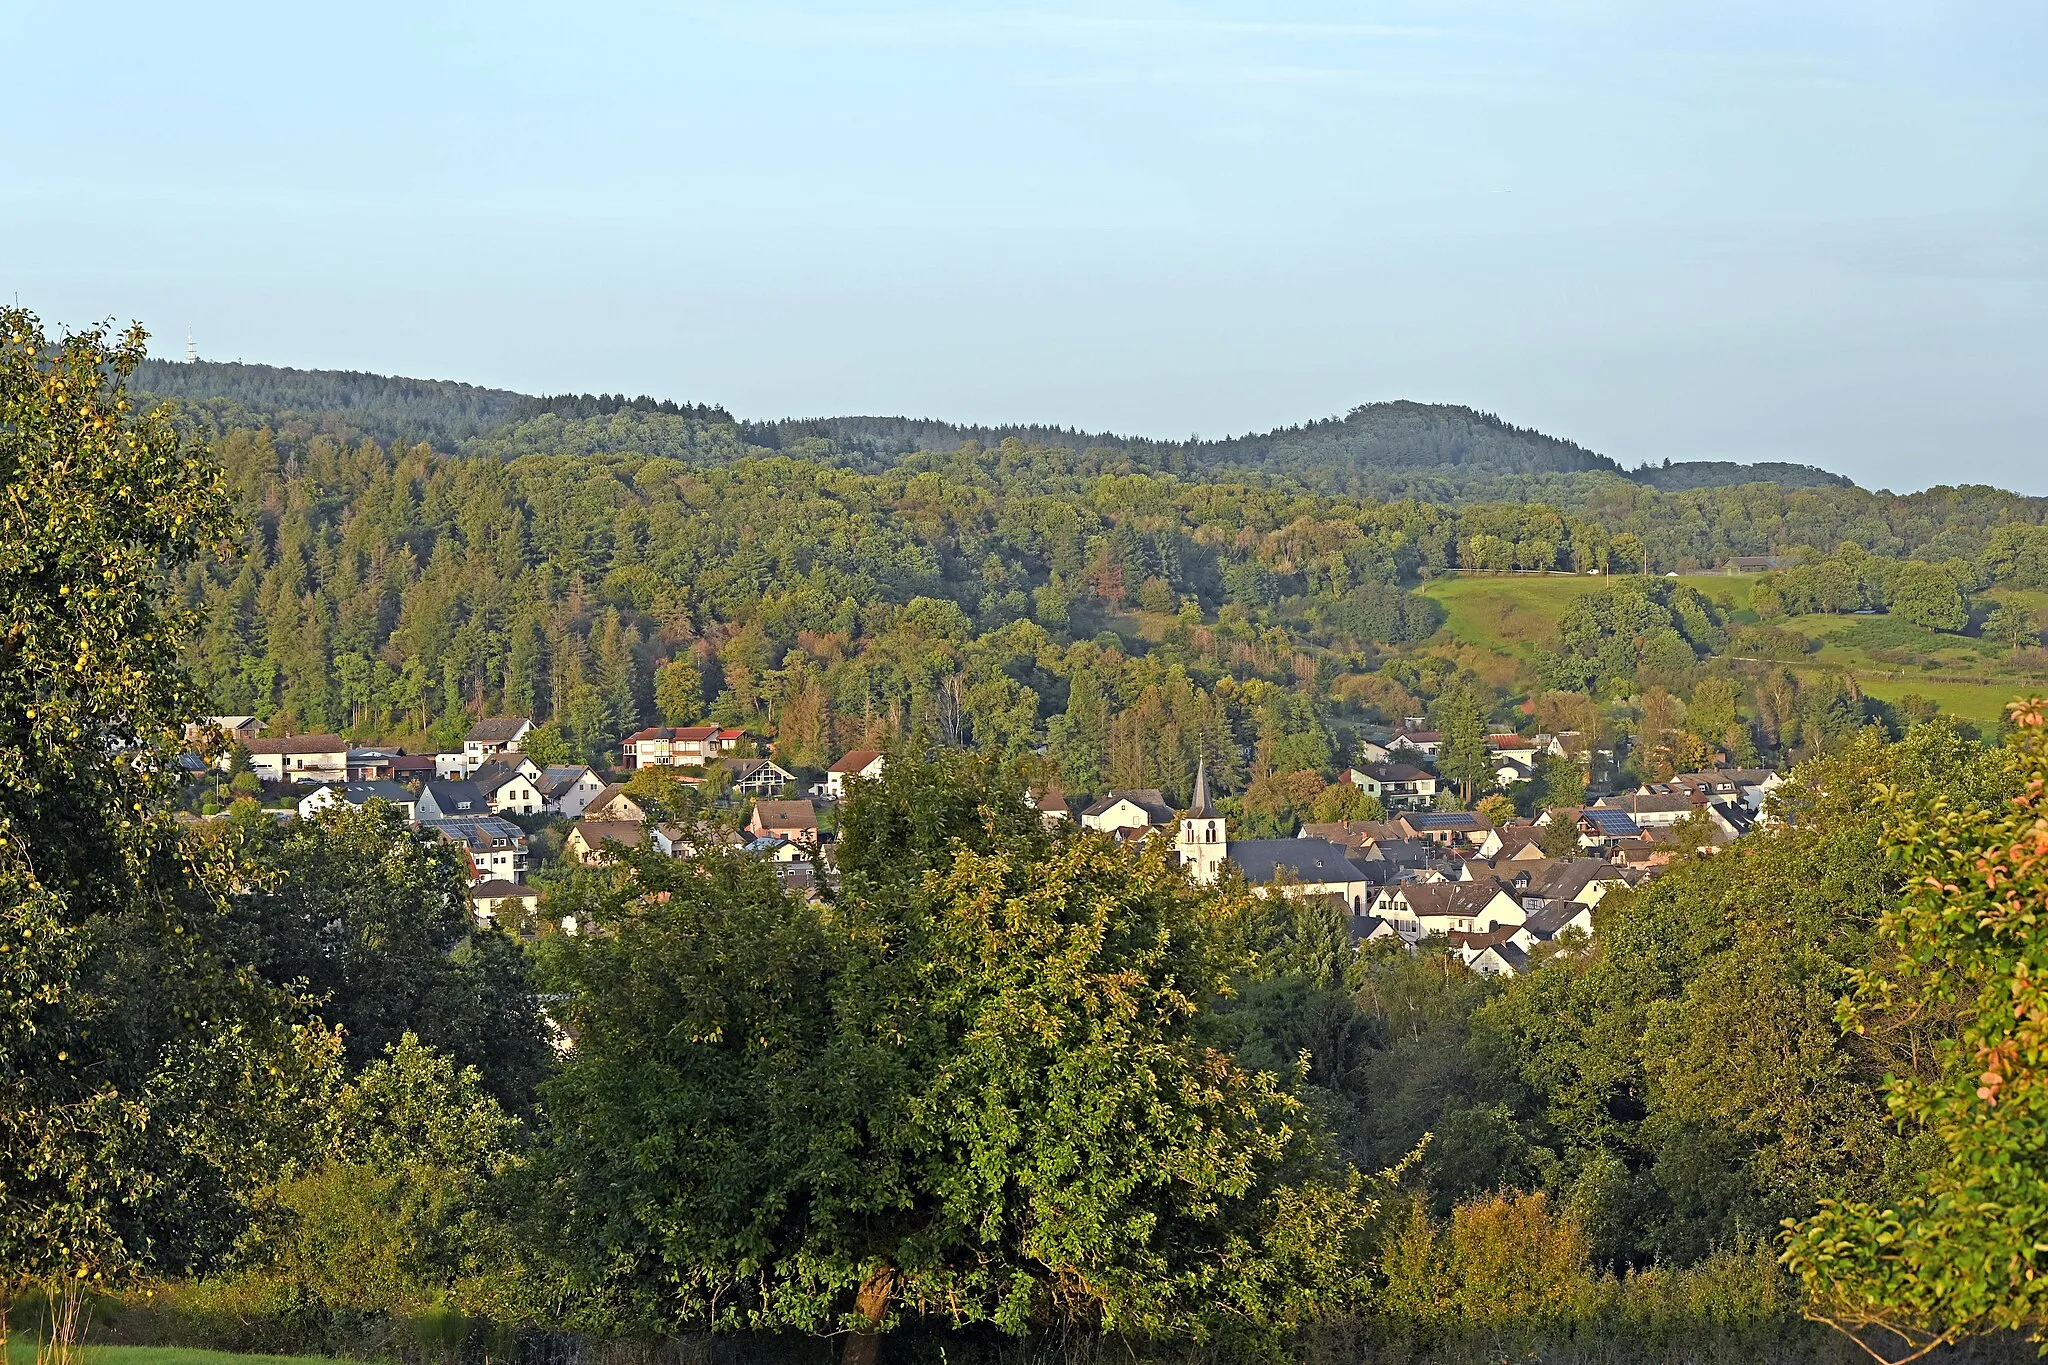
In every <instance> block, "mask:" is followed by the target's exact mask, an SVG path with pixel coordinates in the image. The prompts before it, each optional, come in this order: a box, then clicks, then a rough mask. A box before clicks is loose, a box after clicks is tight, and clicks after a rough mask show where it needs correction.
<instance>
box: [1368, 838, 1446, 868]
mask: <svg viewBox="0 0 2048 1365" xmlns="http://www.w3.org/2000/svg"><path fill="white" fill-rule="evenodd" d="M1373 851H1374V852H1376V853H1378V854H1379V856H1380V859H1381V860H1382V861H1384V862H1387V863H1390V864H1392V865H1393V866H1395V867H1428V866H1429V864H1430V862H1431V861H1432V860H1433V859H1434V858H1435V857H1436V850H1435V849H1433V848H1431V847H1430V846H1429V845H1428V844H1426V843H1423V842H1422V841H1421V840H1419V839H1382V840H1380V841H1379V842H1378V843H1376V844H1374V845H1373Z"/></svg>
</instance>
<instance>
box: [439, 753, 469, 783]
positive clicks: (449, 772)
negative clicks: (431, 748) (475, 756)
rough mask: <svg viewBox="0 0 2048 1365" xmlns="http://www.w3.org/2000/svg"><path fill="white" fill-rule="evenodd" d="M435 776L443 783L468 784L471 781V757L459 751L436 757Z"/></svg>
mask: <svg viewBox="0 0 2048 1365" xmlns="http://www.w3.org/2000/svg"><path fill="white" fill-rule="evenodd" d="M434 776H436V777H438V778H440V779H441V780H442V781H443V782H466V781H468V780H469V755H468V754H465V753H463V752H462V750H460V749H457V750H455V751H454V752H453V753H446V754H435V755H434Z"/></svg>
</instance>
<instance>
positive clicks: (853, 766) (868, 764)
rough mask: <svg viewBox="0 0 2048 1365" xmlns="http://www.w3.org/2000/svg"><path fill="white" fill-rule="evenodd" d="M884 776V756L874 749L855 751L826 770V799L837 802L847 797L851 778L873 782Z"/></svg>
mask: <svg viewBox="0 0 2048 1365" xmlns="http://www.w3.org/2000/svg"><path fill="white" fill-rule="evenodd" d="M881 775H882V755H881V753H880V752H879V751H877V750H874V749H855V750H853V751H852V752H851V753H848V754H846V755H844V756H843V757H841V758H840V760H839V761H838V762H837V763H834V764H833V765H832V766H831V767H830V768H827V769H826V770H825V797H826V799H827V800H830V801H837V800H839V799H840V798H841V797H843V796H845V795H846V783H847V780H848V779H850V778H855V777H858V778H863V779H867V780H872V779H874V778H877V777H880V776H881Z"/></svg>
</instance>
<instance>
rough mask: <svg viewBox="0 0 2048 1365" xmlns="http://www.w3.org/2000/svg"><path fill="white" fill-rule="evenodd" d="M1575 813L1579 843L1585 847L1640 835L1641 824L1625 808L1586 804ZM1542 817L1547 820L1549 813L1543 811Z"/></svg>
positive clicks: (1600, 846) (1602, 844) (1603, 845)
mask: <svg viewBox="0 0 2048 1365" xmlns="http://www.w3.org/2000/svg"><path fill="white" fill-rule="evenodd" d="M1577 815H1578V824H1579V843H1580V844H1582V845H1584V846H1585V847H1587V848H1604V847H1605V846H1606V845H1608V844H1610V843H1612V842H1614V841H1615V840H1617V839H1639V838H1641V837H1642V833H1643V828H1642V826H1641V825H1638V824H1637V823H1636V820H1635V817H1634V816H1633V815H1630V814H1629V813H1628V812H1627V811H1625V810H1615V809H1614V808H1612V807H1608V806H1588V807H1586V808H1585V809H1584V810H1581V811H1579V812H1577ZM1543 818H1544V820H1545V821H1546V822H1547V821H1548V820H1549V818H1550V813H1549V812H1548V811H1545V812H1544V814H1543Z"/></svg>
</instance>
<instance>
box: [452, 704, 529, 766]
mask: <svg viewBox="0 0 2048 1365" xmlns="http://www.w3.org/2000/svg"><path fill="white" fill-rule="evenodd" d="M532 728H533V722H532V721H531V720H529V719H527V718H526V717H525V716H495V717H493V718H491V719H489V720H480V721H478V722H477V723H476V724H475V725H472V726H470V727H469V733H468V734H466V735H464V736H463V737H462V757H463V759H464V761H466V762H467V763H468V764H469V771H471V772H475V771H476V770H477V769H478V768H480V767H482V766H483V762H484V760H485V759H487V758H489V757H490V756H491V755H493V754H502V753H504V752H505V751H506V750H507V749H517V748H518V747H519V741H520V740H522V739H524V738H526V732H527V731H528V730H531V729H532Z"/></svg>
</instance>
